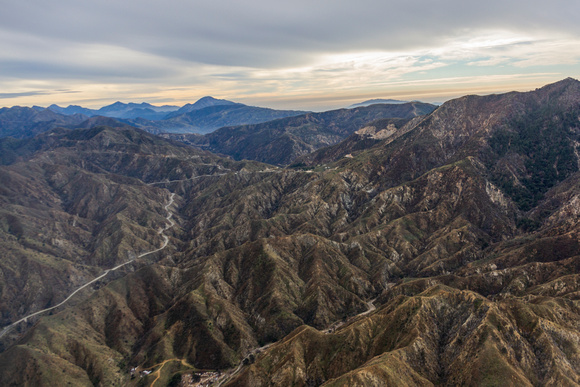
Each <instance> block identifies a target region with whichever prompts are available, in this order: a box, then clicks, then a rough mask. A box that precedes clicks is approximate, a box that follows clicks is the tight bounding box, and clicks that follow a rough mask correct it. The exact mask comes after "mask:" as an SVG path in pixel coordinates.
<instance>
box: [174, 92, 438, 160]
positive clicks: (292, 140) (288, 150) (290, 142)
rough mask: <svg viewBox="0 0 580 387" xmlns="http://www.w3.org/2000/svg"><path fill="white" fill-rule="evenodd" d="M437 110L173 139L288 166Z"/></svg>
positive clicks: (366, 113) (362, 114)
mask: <svg viewBox="0 0 580 387" xmlns="http://www.w3.org/2000/svg"><path fill="white" fill-rule="evenodd" d="M435 108H436V106H434V105H430V104H425V103H407V104H398V105H393V104H391V105H388V104H377V105H371V106H368V107H360V108H355V109H339V110H332V111H328V112H323V113H307V114H303V115H299V116H296V117H288V118H284V119H279V120H274V121H269V122H264V123H261V124H254V125H243V126H232V127H224V128H221V129H218V130H216V131H215V132H212V133H209V134H207V135H205V136H203V137H200V136H178V135H175V136H173V138H175V139H180V140H182V141H186V142H189V143H191V144H193V145H196V146H199V147H201V148H203V149H207V150H209V151H211V152H216V153H221V154H226V155H229V156H232V157H233V158H234V159H236V160H241V159H248V160H257V161H261V162H266V163H270V164H276V165H287V164H289V163H291V162H292V161H293V160H294V159H295V158H296V157H298V156H302V155H304V154H307V153H310V152H313V151H315V150H316V149H319V148H322V147H324V146H329V145H334V144H337V143H338V142H340V141H342V140H344V139H345V138H346V137H348V136H350V135H351V134H352V133H354V132H355V131H357V130H359V129H361V128H362V127H363V126H365V125H366V124H367V123H369V122H371V121H375V120H377V119H381V118H403V119H411V118H414V117H416V116H419V115H423V114H428V113H431V112H432V111H433V110H435Z"/></svg>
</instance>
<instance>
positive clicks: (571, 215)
mask: <svg viewBox="0 0 580 387" xmlns="http://www.w3.org/2000/svg"><path fill="white" fill-rule="evenodd" d="M579 116H580V82H578V81H576V80H573V79H566V80H563V81H561V82H558V83H555V84H552V85H548V86H545V87H543V88H541V89H538V90H534V91H531V92H528V93H516V92H514V93H507V94H501V95H490V96H484V97H480V96H466V97H462V98H459V99H456V100H452V101H448V102H446V103H445V104H444V105H443V106H441V107H439V108H438V109H436V110H434V111H432V112H431V113H429V114H426V115H423V116H417V117H414V118H412V119H411V120H410V121H408V122H406V123H405V122H403V121H392V122H387V121H378V122H377V121H376V120H373V119H371V120H368V121H365V123H366V124H369V123H371V122H372V123H373V125H364V124H363V125H359V124H356V125H355V124H354V123H353V124H352V127H353V128H355V127H356V128H357V129H354V130H353V132H354V131H359V133H358V135H359V137H360V138H359V140H360V141H363V140H364V139H365V138H366V139H371V140H373V141H375V142H374V143H373V144H371V145H370V147H369V146H366V145H363V146H361V148H360V149H357V151H356V152H352V154H351V155H352V157H338V155H339V154H340V152H342V150H341V151H336V152H334V151H333V152H330V153H329V154H328V157H326V156H325V157H321V158H320V160H323V161H324V162H326V160H328V164H320V165H316V166H315V167H314V168H313V169H310V170H308V171H306V170H303V169H300V168H294V169H293V168H277V167H274V166H268V165H264V164H259V163H257V162H238V161H232V160H228V159H221V158H219V157H217V156H215V155H211V154H209V153H205V152H202V151H200V150H194V149H191V148H189V147H186V146H184V145H178V144H177V143H175V142H170V141H166V140H163V139H159V138H155V137H153V136H151V135H149V134H146V133H143V132H141V131H138V130H135V129H131V128H126V129H118V128H115V129H110V128H102V127H101V128H92V129H85V130H74V131H66V130H56V131H53V132H50V133H46V134H42V135H40V136H37V137H35V138H34V139H26V140H15V139H6V140H4V142H6V141H7V142H8V143H9V144H10V148H11V149H14V152H15V154H16V155H22V156H20V158H19V159H17V160H16V161H10V163H9V165H5V166H3V167H1V169H0V172H2V173H3V174H4V175H8V176H11V177H12V179H6V178H3V179H2V181H3V182H6V183H4V184H3V185H2V191H0V194H1V195H2V196H1V198H2V200H3V205H2V207H1V208H2V214H3V217H2V221H1V222H0V225H1V227H0V236H1V237H2V238H3V239H1V243H2V244H3V247H4V246H9V247H10V249H11V250H7V249H2V250H1V251H3V252H4V251H12V250H14V251H23V252H22V253H19V254H12V253H7V254H6V255H5V256H4V257H3V259H2V260H0V262H2V263H3V265H4V266H3V267H2V271H1V273H7V272H10V273H13V275H5V277H3V278H2V281H4V282H2V287H1V289H2V294H1V296H2V297H3V302H2V303H0V305H1V306H2V307H3V308H4V310H3V311H2V316H8V317H3V318H4V319H5V321H4V322H5V323H8V322H10V321H14V319H15V318H17V317H18V316H26V315H27V313H29V312H32V311H34V310H38V309H40V308H42V307H45V306H46V305H55V304H56V303H57V302H59V301H60V300H62V299H63V298H64V297H65V296H66V294H67V291H70V290H72V289H75V288H76V287H77V286H79V285H80V284H82V283H84V282H85V281H87V280H88V279H90V278H95V277H96V276H97V275H99V274H101V273H102V269H104V268H111V267H113V266H114V265H116V264H118V263H119V262H121V263H122V262H125V261H126V259H127V256H130V255H129V254H130V253H131V252H133V254H135V252H136V251H137V252H140V251H147V250H148V249H151V248H154V247H156V246H159V245H160V244H161V239H162V238H161V235H162V233H159V230H160V229H161V230H163V229H162V227H163V224H167V217H166V213H167V212H171V213H172V214H173V216H174V219H175V220H176V226H175V227H172V228H170V229H167V230H166V231H165V233H166V234H165V235H167V236H168V238H169V243H168V246H170V247H168V248H167V249H164V250H161V251H159V252H157V253H156V254H158V255H156V256H155V257H150V258H151V259H142V260H141V261H139V262H136V263H135V265H134V266H131V265H132V264H131V265H128V266H127V269H123V270H122V271H120V272H115V273H116V274H115V275H114V276H113V277H112V278H110V279H109V280H107V281H106V282H105V283H101V284H100V286H98V287H99V288H98V289H95V290H94V292H93V293H92V294H91V295H90V296H89V295H84V297H81V298H80V299H78V300H76V301H75V302H74V303H73V304H70V305H66V306H63V307H61V308H60V309H58V310H55V311H54V312H55V313H54V314H53V315H50V316H48V315H46V316H44V317H41V318H38V317H34V318H31V319H30V321H27V322H26V323H22V324H21V325H22V326H20V327H19V328H15V329H14V330H12V331H10V332H9V333H8V334H7V335H6V336H4V337H3V338H2V343H3V344H4V345H5V347H4V348H5V350H4V351H3V352H2V353H1V354H0V384H2V385H39V386H43V385H55V384H60V385H66V384H68V383H70V384H71V385H102V386H105V385H135V386H137V385H168V384H169V385H179V384H180V383H181V384H182V385H187V383H190V382H193V381H194V380H195V379H196V377H199V378H205V379H211V378H214V380H215V379H217V380H215V381H216V384H220V385H226V386H227V385H229V386H262V385H280V386H286V385H296V386H312V385H324V386H351V385H387V384H392V385H448V386H455V385H513V386H516V385H517V386H519V385H558V386H559V385H578V384H580V371H579V370H580V363H579V359H580V324H579V323H578V322H579V321H580V309H579V307H578V295H579V294H580V277H579V276H580V274H579V268H580V256H579V254H578V252H579V251H580V242H579V241H580V216H579V215H580V205H579V203H580V172H579V170H580V156H579V155H580V149H579V144H580V131H579V130H578V127H579V126H580V124H579V120H578V117H579ZM346 117H348V116H346ZM311 118H312V117H311ZM385 124H386V125H385ZM361 128H362V129H364V130H362V131H361V130H360V129H361ZM381 132H382V133H381ZM363 137H365V138H363ZM355 142H356V141H355V140H354V139H353V142H352V143H351V144H354V143H355ZM3 146H4V147H7V145H3ZM343 146H344V149H347V148H348V146H350V145H348V144H346V143H345V144H343ZM196 152H198V153H196ZM204 168H207V169H204ZM37 170H38V173H37V172H35V171H37ZM80 178H82V179H81V180H75V179H80ZM93 180H94V183H93V182H92V181H93ZM37 187H38V188H37ZM39 187H46V188H43V189H39ZM36 192H38V193H37V194H36V195H37V196H36V197H35V196H33V195H35V193H36ZM172 194H174V195H172ZM170 197H174V198H175V203H171V202H170V201H168V199H169V198H170ZM169 204H171V205H169ZM164 206H168V207H167V210H166V209H165V207H164ZM63 212H65V213H66V214H63ZM61 214H62V215H61ZM75 214H78V215H76V218H75ZM10 215H11V216H10ZM71 217H72V220H71ZM75 219H76V222H74V220H75ZM73 224H75V226H73ZM77 225H79V226H78V227H77ZM77 229H78V230H77ZM81 230H84V231H81ZM53 239H54V241H53ZM42 243H44V244H45V245H44V246H43V245H42ZM73 248H76V249H77V250H78V253H77V251H74V252H72V251H73ZM41 249H45V250H41ZM67 251H70V252H68V253H67ZM67 254H68V255H67ZM57 258H60V259H62V260H63V261H64V262H62V263H63V266H64V267H65V268H69V269H68V270H69V271H68V272H67V271H64V270H62V269H61V267H60V266H59V264H60V263H61V261H58V260H57ZM6 259H8V261H6ZM66 260H70V261H73V260H78V261H74V263H75V264H68V263H67V262H66ZM4 262H8V263H4ZM20 262H22V263H20ZM98 265H101V266H98ZM39 266H40V267H39ZM130 268H132V269H131V270H129V269H130ZM85 269H86V270H89V269H90V270H93V272H92V273H93V276H90V275H87V274H84V272H83V271H82V270H85ZM77 271H78V272H80V274H77ZM38 273H40V274H38ZM67 275H69V276H70V277H67ZM111 275H112V274H111ZM38 278H41V279H43V280H44V281H48V280H50V281H53V282H54V283H51V284H50V285H51V286H50V287H49V286H48V285H45V286H44V287H43V288H42V289H43V290H39V289H38V285H36V284H38V283H40V284H43V283H44V282H42V281H40V282H39V281H38ZM28 279H29V280H28ZM27 280H28V282H27ZM10 281H13V282H14V283H13V282H10ZM35 286H36V287H35ZM30 288H32V291H30V290H29V289H30ZM61 288H66V289H67V291H63V290H61ZM4 289H9V291H6V290H4ZM14 289H17V290H14ZM53 293H56V294H54V295H53ZM51 296H52V297H51ZM39 298H40V299H39ZM47 298H50V299H49V300H47ZM15 299H16V301H14V300H15ZM4 300H7V301H4ZM34 300H36V301H34ZM23 305H24V306H23ZM23 308H24V309H26V308H28V309H26V310H24V309H23ZM37 319H38V320H37ZM36 321H37V322H36ZM35 322H36V323H35ZM19 330H21V331H22V334H20V335H19V334H18V333H19ZM213 370H219V371H220V372H221V373H220V374H212V373H210V372H208V371H213ZM148 372H151V373H150V374H147V373H148Z"/></svg>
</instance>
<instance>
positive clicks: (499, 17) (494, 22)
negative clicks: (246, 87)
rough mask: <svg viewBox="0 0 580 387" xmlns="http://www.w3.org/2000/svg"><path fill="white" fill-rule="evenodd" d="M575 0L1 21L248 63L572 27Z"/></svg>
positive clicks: (109, 12)
mask: <svg viewBox="0 0 580 387" xmlns="http://www.w3.org/2000/svg"><path fill="white" fill-rule="evenodd" d="M574 11H580V5H578V3H577V1H576V0H553V1H552V2H550V3H549V4H548V3H546V2H545V1H542V2H540V1H534V0H531V1H530V0H528V1H521V0H516V1H497V0H491V1H485V2H467V1H465V0H462V1H460V0H437V1H435V0H421V1H417V0H414V1H413V0H410V1H404V2H401V1H397V2H394V1H382V2H377V1H374V0H359V1H357V2H354V1H348V2H346V1H329V0H319V1H316V2H307V1H303V0H300V1H292V2H283V3H281V2H276V1H271V0H269V1H265V0H250V1H243V2H242V1H234V0H228V1H225V0H222V1H220V0H214V1H211V2H210V1H186V0H173V1H166V2H160V1H157V0H155V1H153V0H141V1H135V0H125V1H108V0H107V1H99V2H84V1H71V0H54V1H51V2H46V1H43V0H27V1H26V0H25V1H19V2H15V1H10V2H8V3H7V4H6V3H5V4H3V9H2V13H1V15H0V25H2V26H3V28H4V29H9V30H12V31H17V32H19V33H22V34H24V35H27V36H30V35H34V36H39V37H42V38H43V39H47V38H48V39H54V41H55V44H57V45H58V44H67V42H77V43H99V44H105V45H118V46H122V47H126V48H131V49H133V50H136V51H142V52H146V53H150V54H154V55H161V56H169V57H172V58H176V59H180V60H186V61H193V62H201V63H207V64H214V65H242V66H249V67H263V66H265V67H275V66H286V65H287V64H288V63H294V64H298V63H306V62H308V61H309V60H310V58H311V56H312V55H314V54H316V53H319V52H321V51H322V52H330V53H332V52H342V51H345V50H347V51H348V50H351V51H352V50H402V49H409V48H425V47H430V46H433V45H437V44H440V43H441V42H442V41H444V40H446V39H449V38H452V37H456V36H460V35H462V34H468V33H470V31H474V30H479V29H488V30H489V29H497V28H501V29H509V30H514V31H515V30H517V31H523V32H530V33H537V32H541V31H543V30H546V31H561V32H565V33H567V34H570V33H572V34H575V35H578V34H579V31H580V26H579V24H578V23H577V22H576V20H575V15H577V14H578V12H574Z"/></svg>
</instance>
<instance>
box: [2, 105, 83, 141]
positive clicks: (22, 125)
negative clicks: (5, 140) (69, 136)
mask: <svg viewBox="0 0 580 387" xmlns="http://www.w3.org/2000/svg"><path fill="white" fill-rule="evenodd" d="M87 118H88V117H87V116H85V115H82V114H73V115H64V114H59V113H55V112H54V111H52V110H50V109H42V110H39V109H38V108H36V107H35V108H29V107H20V106H15V107H11V108H0V138H2V137H14V138H26V137H33V136H35V135H37V134H38V133H42V132H46V131H47V130H50V129H53V128H56V127H59V126H65V127H72V126H75V125H78V124H80V123H81V122H83V121H85V120H86V119H87Z"/></svg>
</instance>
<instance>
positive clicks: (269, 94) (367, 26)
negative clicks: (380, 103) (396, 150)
mask: <svg viewBox="0 0 580 387" xmlns="http://www.w3.org/2000/svg"><path fill="white" fill-rule="evenodd" d="M578 15H580V2H579V1H578V0H551V1H545V0H544V1H541V2H540V1H536V0H526V1H523V0H502V1H496V0H487V1H478V2H472V1H468V0H399V1H396V2H395V1H390V0H383V1H378V0H373V1H370V0H357V1H343V0H314V1H312V0H311V1H303V0H293V1H277V0H237V1H235V0H211V1H199V0H163V1H161V0H157V1H153V0H139V1H136V0H122V1H121V0H115V1H112V0H98V1H94V0H50V1H46V0H2V2H1V11H0V106H13V105H22V106H32V105H41V106H47V105H50V104H51V103H57V104H59V105H64V106H66V105H68V104H78V105H83V106H87V107H100V106H103V105H106V104H109V103H112V102H115V101H117V100H120V101H123V102H142V101H148V102H151V103H154V104H175V105H183V104H184V103H187V102H195V101H196V100H197V99H199V98H201V97H203V96H205V95H212V96H214V97H217V98H225V99H230V100H235V101H238V102H243V103H248V104H253V105H259V106H268V107H275V108H300V109H309V110H323V109H329V108H335V107H343V106H347V105H350V104H351V103H355V102H360V101H363V100H366V99H371V98H397V99H405V100H412V99H418V100H423V101H428V102H435V101H444V100H446V99H449V98H452V97H456V96H460V95H464V94H489V93H493V92H503V91H510V90H529V89H533V88H536V87H539V86H541V85H543V84H546V83H550V82H553V81H557V80H560V79H563V78H566V77H569V76H570V77H573V78H579V77H580V65H579V62H580V23H578Z"/></svg>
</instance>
